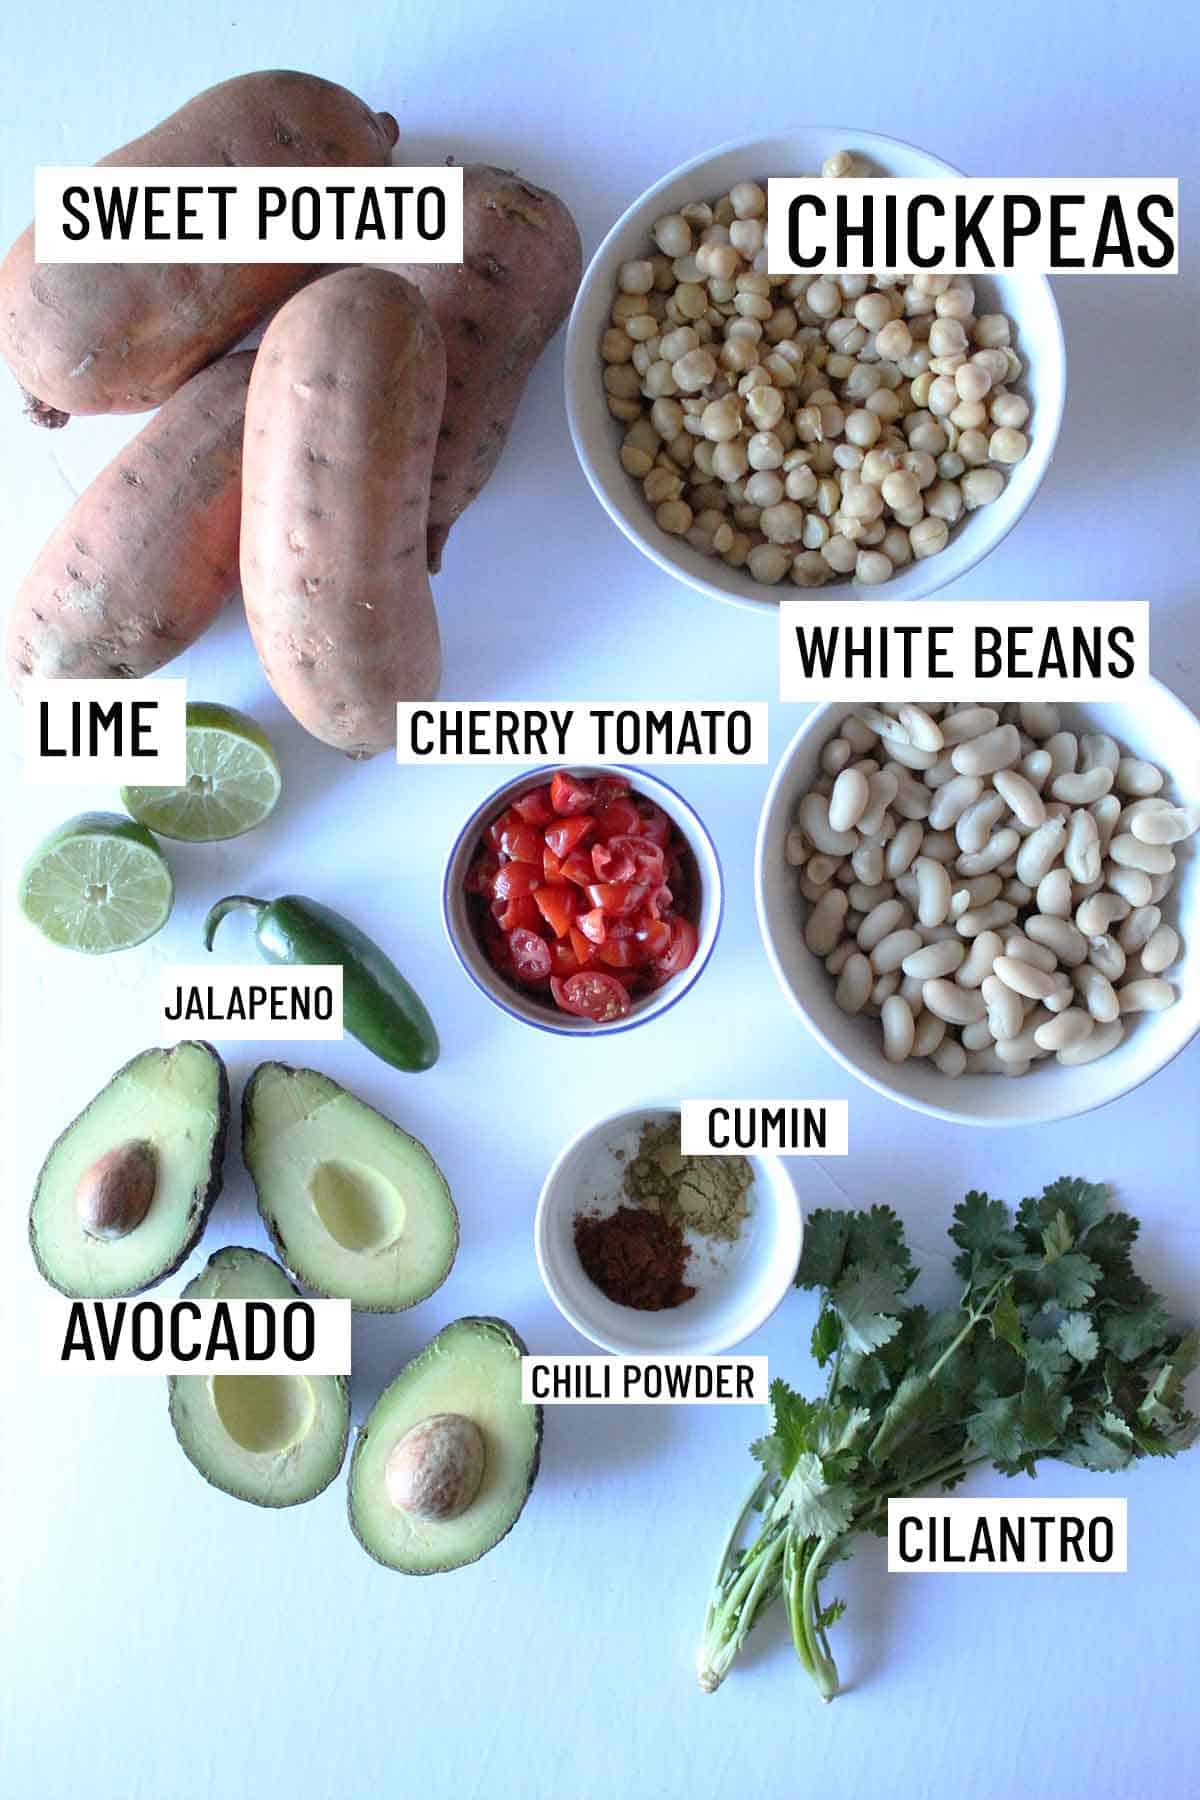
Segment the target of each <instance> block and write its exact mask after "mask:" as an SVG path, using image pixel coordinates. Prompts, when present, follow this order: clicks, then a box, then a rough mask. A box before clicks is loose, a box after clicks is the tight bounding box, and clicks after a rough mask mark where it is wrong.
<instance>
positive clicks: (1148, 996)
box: [1117, 976, 1178, 1013]
mask: <svg viewBox="0 0 1200 1800" xmlns="http://www.w3.org/2000/svg"><path fill="white" fill-rule="evenodd" d="M1117 998H1118V1000H1119V1001H1120V1002H1121V1011H1122V1012H1123V1013H1131V1012H1162V1011H1163V1010H1164V1009H1165V1008H1166V1007H1168V1006H1174V1004H1175V1001H1176V1000H1177V998H1178V995H1177V994H1176V992H1175V989H1174V988H1173V987H1172V986H1171V984H1170V982H1169V981H1160V980H1158V978H1157V977H1155V976H1151V977H1149V978H1148V979H1147V980H1145V981H1127V982H1126V983H1125V986H1124V987H1123V988H1121V990H1120V991H1119V993H1118V995H1117Z"/></svg>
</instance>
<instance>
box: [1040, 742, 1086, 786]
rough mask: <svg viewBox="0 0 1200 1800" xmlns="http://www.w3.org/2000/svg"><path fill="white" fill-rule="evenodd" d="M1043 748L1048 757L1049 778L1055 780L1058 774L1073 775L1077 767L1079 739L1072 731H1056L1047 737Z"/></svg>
mask: <svg viewBox="0 0 1200 1800" xmlns="http://www.w3.org/2000/svg"><path fill="white" fill-rule="evenodd" d="M1044 747H1045V749H1046V751H1047V752H1048V754H1049V757H1050V779H1051V781H1056V780H1057V779H1058V777H1059V776H1060V775H1073V774H1074V773H1075V770H1076V769H1077V768H1078V767H1079V739H1078V738H1077V737H1076V736H1075V733H1074V732H1073V731H1056V732H1055V733H1054V736H1053V737H1051V738H1047V740H1046V743H1045V746H1044Z"/></svg>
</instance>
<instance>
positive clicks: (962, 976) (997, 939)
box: [955, 931, 1004, 988]
mask: <svg viewBox="0 0 1200 1800" xmlns="http://www.w3.org/2000/svg"><path fill="white" fill-rule="evenodd" d="M1003 951H1004V939H1003V938H1002V937H1001V936H1000V933H999V932H998V931H981V932H980V933H979V936H978V937H977V938H976V939H975V940H974V941H973V943H972V945H971V948H970V950H969V951H968V952H967V956H966V960H965V961H964V962H962V963H960V964H959V967H958V973H957V974H956V976H955V980H956V981H957V983H958V985H959V987H965V988H977V987H981V986H982V984H983V982H984V980H985V978H986V977H987V976H988V975H990V974H991V973H992V970H993V969H994V968H995V966H996V958H997V957H998V956H1000V955H1002V954H1003Z"/></svg>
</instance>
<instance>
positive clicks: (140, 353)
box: [0, 69, 396, 425]
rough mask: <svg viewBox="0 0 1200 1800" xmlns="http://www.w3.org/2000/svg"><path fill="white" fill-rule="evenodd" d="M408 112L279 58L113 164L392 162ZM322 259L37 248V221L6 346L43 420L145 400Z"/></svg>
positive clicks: (186, 111)
mask: <svg viewBox="0 0 1200 1800" xmlns="http://www.w3.org/2000/svg"><path fill="white" fill-rule="evenodd" d="M395 138H396V125H395V120H394V119H392V118H390V116H389V115H387V114H383V115H378V114H376V113H373V112H371V111H370V110H369V108H368V107H366V106H365V105H364V104H363V102H362V101H361V100H359V99H357V98H356V97H355V95H353V94H351V93H349V92H348V91H347V89H345V88H342V87H338V86H336V84H335V83H333V82H331V81H323V80H321V79H320V77H318V76H316V75H305V74H301V73H299V72H298V71H294V70H290V69H270V70H265V71H262V72H260V73H257V74H252V75H239V76H236V77H235V78H234V79H233V80H232V81H223V82H221V83H220V84H219V85H218V86H216V87H212V88H208V89H207V90H206V91H205V92H204V93H202V94H198V95H197V96H196V98H195V99H194V100H189V101H188V103H187V104H186V106H183V107H181V108H180V110H179V111H178V112H176V113H172V114H171V116H170V117H169V118H167V119H164V120H163V121H162V123H161V124H159V125H156V126H155V127H154V129H153V130H152V131H148V132H146V133H145V135H144V136H142V137H140V138H135V139H134V141H133V142H132V143H131V144H126V145H124V146H123V148H122V149H120V150H115V151H113V153H112V154H111V155H110V156H106V157H104V158H103V159H102V162H101V165H100V166H101V167H105V166H112V167H122V166H124V167H131V166H138V165H142V164H145V165H154V166H157V167H162V168H178V167H186V166H188V165H191V164H194V165H196V166H198V167H214V168H222V167H223V168H237V167H240V166H243V165H246V164H251V165H254V164H265V165H268V166H271V167H309V166H333V167H341V166H353V165H375V164H383V163H386V162H387V160H388V156H389V152H390V149H391V146H392V144H393V143H394V142H395ZM319 273H320V269H319V268H317V267H315V266H313V265H311V264H310V265H304V264H289V263H280V264H245V265H241V266H237V265H227V266H226V265H218V264H207V265H206V264H202V263H180V264H166V263H163V264H120V263H90V264H83V263H73V264H42V265H40V266H39V265H37V264H35V262H34V260H33V227H32V226H30V227H29V228H28V229H27V230H26V231H25V232H24V233H23V234H22V235H21V237H19V238H18V239H17V241H16V243H15V244H14V245H13V247H12V249H11V250H10V251H9V252H8V255H7V256H6V258H5V260H4V263H3V265H2V266H0V353H2V354H3V356H4V358H5V360H6V362H7V363H8V365H9V367H10V368H11V369H12V372H13V374H14V375H15V376H16V378H17V380H18V382H19V383H20V384H21V386H22V388H24V390H25V392H26V394H27V396H28V399H29V408H28V410H29V412H30V416H31V417H33V418H34V419H35V420H36V421H37V422H38V423H41V424H51V425H53V424H63V423H65V419H64V418H63V416H62V415H63V414H70V413H110V412H145V411H147V410H148V409H149V408H150V407H153V406H158V405H160V404H161V403H162V401H164V400H165V399H166V398H167V397H168V395H170V394H173V393H174V392H175V390H176V388H178V387H179V386H180V385H181V384H182V383H183V382H184V381H186V380H187V378H188V377H189V375H193V374H194V373H195V372H196V370H197V369H201V368H203V367H204V365H205V363H207V362H210V361H211V360H212V359H213V357H215V356H219V355H220V354H221V353H222V352H223V351H225V350H228V349H229V348H230V347H231V346H232V345H233V344H236V343H237V341H238V340H239V338H242V337H244V336H245V334H246V333H247V332H248V331H249V330H251V329H252V327H253V326H254V325H256V324H257V323H258V322H259V320H261V319H262V318H264V317H265V316H266V314H267V313H268V312H270V311H271V309H272V308H273V307H275V306H278V305H279V303H280V302H281V301H282V300H285V299H286V298H287V297H288V295H289V294H291V293H294V292H295V291H296V289H297V288H298V287H300V286H302V285H303V284H304V283H305V282H307V281H311V280H312V279H313V278H314V276H316V275H318V274H319Z"/></svg>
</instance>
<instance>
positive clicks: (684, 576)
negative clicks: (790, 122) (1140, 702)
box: [565, 125, 1066, 615]
mask: <svg viewBox="0 0 1200 1800" xmlns="http://www.w3.org/2000/svg"><path fill="white" fill-rule="evenodd" d="M802 145H804V146H807V148H804V147H802ZM847 147H848V148H850V149H851V150H857V151H859V152H861V153H862V154H864V155H866V156H867V157H869V158H872V159H873V160H876V161H879V162H884V163H886V162H887V161H888V159H889V157H890V160H891V163H892V164H893V165H898V166H893V167H891V168H890V169H889V171H888V172H889V173H892V174H896V175H922V176H926V177H936V176H939V175H940V176H945V177H947V178H953V177H956V176H959V175H961V174H962V171H961V170H960V169H957V168H955V167H954V166H953V164H951V163H948V162H944V161H943V160H942V159H941V158H940V157H936V156H932V155H930V153H929V152H928V151H925V150H922V149H921V148H920V147H919V146H918V145H915V144H910V143H907V142H906V141H905V140H904V139H903V138H895V137H887V136H885V135H884V134H882V133H880V132H873V131H861V130H856V129H850V128H848V127H841V126H831V125H811V126H806V127H804V128H803V129H801V130H798V131H796V132H793V133H791V134H786V133H784V134H779V135H776V136H773V137H767V138H761V137H760V138H740V139H734V140H732V141H731V142H729V143H725V144H719V145H718V146H717V147H716V148H715V149H712V150H706V151H704V152H702V154H701V155H699V156H693V157H691V158H690V159H689V160H688V161H687V162H684V163H681V164H680V165H679V166H678V168H675V169H672V170H671V171H670V173H669V174H667V175H664V176H663V177H662V179H661V180H660V181H657V182H655V183H654V185H653V186H652V187H650V188H647V189H646V191H645V192H644V193H643V194H641V195H639V196H638V198H637V199H636V200H634V202H633V203H632V205H630V206H628V207H626V209H625V211H624V212H623V213H622V214H621V216H620V218H619V219H618V220H617V221H616V223H615V224H614V225H613V226H612V228H611V230H609V231H608V232H607V233H606V235H605V237H604V240H603V242H602V243H601V244H600V246H599V248H598V249H597V250H596V251H595V253H594V254H593V255H592V257H591V259H590V260H589V262H588V266H587V268H586V270H585V272H584V276H583V280H582V282H581V283H580V286H579V292H578V294H577V296H576V299H575V304H574V306H573V308H572V310H571V318H570V322H569V324H568V327H567V340H566V353H565V393H566V408H567V423H568V426H569V428H570V432H571V442H572V443H573V445H574V446H575V454H576V456H577V457H578V459H579V465H580V467H581V468H582V470H583V472H584V475H585V476H586V478H587V481H588V484H589V486H590V487H591V489H592V492H593V493H594V494H595V496H596V498H597V499H598V500H599V502H600V504H601V506H603V508H604V510H605V512H606V513H607V514H608V516H609V518H610V519H612V521H613V523H614V524H615V525H616V526H617V527H618V528H619V530H620V531H621V532H623V533H624V535H625V537H627V538H628V539H629V541H630V543H631V544H633V545H634V546H635V547H636V548H637V549H638V550H640V551H641V553H642V554H643V555H644V556H647V557H649V558H650V560H651V562H653V563H655V564H657V566H658V567H659V568H660V569H661V570H663V572H664V573H665V574H667V575H671V576H673V577H674V578H675V580H677V581H683V582H686V583H687V585H688V586H689V587H692V588H694V589H696V590H697V591H698V592H700V593H703V594H708V595H710V596H711V597H712V598H713V599H715V600H723V601H724V602H725V603H726V604H727V605H730V606H739V607H741V608H742V609H743V610H744V611H747V612H755V613H766V614H768V615H772V614H774V613H775V612H776V611H777V608H778V604H779V601H780V599H781V598H791V599H795V598H801V599H803V598H804V597H805V595H806V594H807V593H810V592H812V593H816V594H818V595H819V596H821V597H824V598H826V599H839V598H842V599H844V598H847V597H854V596H859V595H861V594H863V593H865V592H869V595H870V597H871V598H873V599H877V600H878V599H896V600H904V599H924V598H928V596H929V595H930V594H933V593H936V592H937V591H938V590H939V589H941V588H944V587H946V586H947V585H948V584H949V583H950V582H952V581H957V580H958V578H959V577H960V576H962V575H965V574H967V573H968V571H969V570H971V569H973V568H975V566H976V565H977V564H978V563H980V562H982V560H983V558H984V557H985V556H988V555H990V553H991V552H992V551H993V550H994V549H995V548H996V547H997V545H999V544H1000V543H1002V542H1003V541H1004V539H1005V538H1006V537H1007V536H1008V534H1009V532H1010V531H1011V530H1012V529H1013V527H1014V526H1015V525H1016V524H1017V522H1018V520H1020V519H1021V518H1022V517H1023V516H1024V514H1025V512H1026V511H1027V509H1028V508H1029V506H1030V504H1031V503H1032V501H1033V498H1034V496H1035V494H1036V493H1037V492H1038V489H1039V487H1040V485H1041V482H1042V480H1043V478H1044V476H1045V473H1046V470H1047V469H1048V467H1049V465H1050V461H1051V458H1052V456H1053V453H1054V447H1055V444H1056V442H1057V439H1058V434H1059V429H1060V426H1061V424H1062V416H1063V408H1064V405H1065V402H1066V343H1065V340H1064V337H1063V329H1062V320H1061V318H1060V316H1059V312H1058V306H1057V303H1056V302H1055V299H1054V292H1053V289H1052V287H1051V285H1050V282H1049V280H1048V279H1047V278H1046V276H1044V275H1022V276H1016V275H1013V276H999V277H992V276H988V277H980V279H981V280H986V281H990V282H991V283H992V284H993V286H997V285H998V286H999V287H1000V291H1001V298H1002V299H1003V298H1006V284H1007V283H1010V282H1011V283H1012V284H1013V290H1014V292H1017V291H1019V292H1021V293H1022V294H1027V295H1029V296H1031V297H1032V301H1033V304H1031V305H1028V306H1027V308H1026V310H1025V313H1024V317H1023V314H1022V308H1021V307H1020V306H1019V305H1015V304H1013V303H1012V302H1011V301H1009V302H1008V303H1007V305H1006V310H1010V311H1011V312H1012V314H1013V317H1014V320H1015V323H1016V327H1017V332H1018V339H1017V343H1018V348H1019V349H1021V350H1022V353H1023V354H1024V355H1025V356H1026V359H1027V360H1030V359H1029V357H1028V352H1029V347H1030V342H1031V339H1030V337H1029V330H1028V327H1029V319H1030V317H1031V315H1032V314H1033V313H1034V312H1036V313H1037V315H1038V326H1037V333H1036V334H1035V335H1036V340H1037V343H1038V346H1039V349H1038V355H1037V357H1036V359H1035V360H1036V362H1037V364H1038V367H1037V369H1036V371H1035V374H1034V377H1033V379H1031V382H1030V390H1031V391H1030V398H1031V399H1032V401H1033V409H1034V410H1033V419H1032V421H1031V425H1030V450H1029V454H1028V456H1027V457H1026V458H1025V459H1024V460H1023V462H1021V463H1019V464H1017V465H1015V466H1014V471H1013V472H1010V480H1009V486H1008V488H1006V491H1005V494H1003V495H1001V497H1000V498H999V499H998V500H996V501H994V502H993V503H992V504H991V505H990V506H987V507H981V508H979V509H978V510H977V511H975V512H973V513H971V514H970V515H969V518H968V519H967V520H966V521H964V522H963V523H962V525H960V527H959V530H958V531H957V532H956V533H955V534H954V535H953V536H952V537H951V539H950V542H949V544H948V545H947V547H946V549H945V550H942V551H940V552H939V554H938V555H936V556H931V557H927V558H925V559H924V560H923V561H921V562H916V563H911V564H909V565H908V566H907V567H906V568H904V569H901V570H898V571H897V573H896V575H895V576H894V577H893V578H892V579H891V580H890V581H888V582H886V583H885V584H883V586H881V587H879V588H871V589H870V590H864V589H862V588H861V587H860V586H859V585H857V584H856V583H853V582H850V581H845V580H839V581H830V582H828V583H827V584H826V585H825V587H823V588H820V589H815V590H805V589H798V590H793V589H792V588H791V586H790V585H789V584H780V586H778V587H774V588H771V587H760V586H759V585H758V584H757V583H755V582H754V581H753V580H752V579H751V578H750V577H749V576H748V575H746V574H745V573H744V571H741V570H737V569H733V568H730V567H728V566H727V565H726V564H724V563H723V562H722V561H721V560H720V558H719V557H716V558H715V557H710V556H705V555H703V554H702V553H701V552H700V551H699V550H694V549H693V548H692V547H691V546H690V545H689V544H687V543H685V542H683V541H682V540H680V539H678V538H671V537H668V536H667V535H666V534H665V533H663V532H660V531H659V530H658V529H657V527H656V526H655V523H654V516H653V513H652V512H651V510H650V509H649V507H648V506H647V505H646V504H645V502H644V499H643V497H642V494H641V491H640V488H639V486H638V484H637V483H636V482H634V481H633V480H632V479H631V478H630V477H629V476H628V475H627V474H626V473H625V470H624V469H623V468H622V467H621V461H620V455H619V452H620V430H619V428H618V425H617V422H616V421H615V420H614V419H613V418H612V417H611V416H610V414H609V412H608V408H607V404H606V401H605V396H604V391H603V386H602V383H601V378H600V370H601V364H600V358H599V343H600V336H601V333H602V331H603V328H604V326H605V325H607V323H608V315H609V309H610V306H611V302H612V291H613V280H614V278H615V273H616V264H617V261H618V260H624V257H625V256H628V255H632V254H634V253H635V252H637V253H640V251H638V245H639V244H640V243H641V241H642V240H643V239H644V238H646V237H647V236H648V234H649V229H650V226H651V224H652V223H653V221H654V220H655V219H656V218H657V217H659V215H660V214H661V213H662V212H663V211H670V210H672V209H673V208H674V207H676V206H678V205H681V204H682V203H683V202H684V200H686V199H693V200H694V199H697V198H701V197H704V195H703V193H702V192H700V191H698V190H697V187H696V185H695V183H696V178H697V177H699V176H701V175H703V174H704V172H705V171H706V170H712V171H713V172H712V173H711V174H710V176H709V179H710V181H711V182H712V183H714V184H715V187H716V188H720V187H721V185H722V184H723V183H724V182H726V181H727V180H728V181H732V180H736V179H738V178H739V176H741V177H745V176H749V175H753V176H755V177H758V178H761V177H762V176H764V175H767V174H770V173H772V172H775V173H802V172H803V171H802V170H796V169H794V168H791V169H790V168H789V167H788V164H789V162H791V163H795V162H796V161H797V160H804V161H807V162H808V163H810V164H811V163H812V162H814V161H815V163H816V165H817V166H818V167H819V166H820V161H821V159H822V157H823V156H824V155H826V154H828V153H829V152H831V151H832V150H835V149H842V148H847ZM727 159H732V160H734V161H735V162H736V164H737V169H736V172H734V173H731V174H729V175H727V176H726V175H721V174H717V173H716V172H715V167H716V166H719V165H720V164H722V163H724V162H726V161H727ZM619 252H623V254H621V255H619V254H618V253H619ZM1023 330H1024V334H1025V335H1024V341H1023V340H1022V332H1023ZM1018 472H1019V473H1018ZM1010 490H1011V492H1010ZM1014 496H1015V497H1014ZM1006 500H1007V504H1006ZM989 515H990V516H989Z"/></svg>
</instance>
